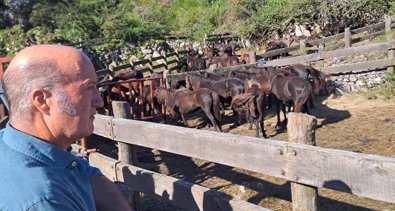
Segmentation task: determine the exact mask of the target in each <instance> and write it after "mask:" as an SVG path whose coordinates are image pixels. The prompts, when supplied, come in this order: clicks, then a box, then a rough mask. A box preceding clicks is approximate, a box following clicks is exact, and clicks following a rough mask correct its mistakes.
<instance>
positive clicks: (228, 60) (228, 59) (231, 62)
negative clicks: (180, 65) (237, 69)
mask: <svg viewBox="0 0 395 211" xmlns="http://www.w3.org/2000/svg"><path fill="white" fill-rule="evenodd" d="M238 64H241V62H240V61H239V58H238V57H237V56H228V55H224V56H220V57H210V58H207V61H206V66H207V67H210V66H211V65H216V68H220V67H230V66H235V65H238Z"/></svg>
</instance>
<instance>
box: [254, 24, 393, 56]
mask: <svg viewBox="0 0 395 211" xmlns="http://www.w3.org/2000/svg"><path fill="white" fill-rule="evenodd" d="M393 21H394V19H391V18H389V17H387V18H386V19H385V21H383V22H380V23H377V24H373V25H370V26H366V27H362V28H358V29H354V30H350V29H349V28H346V29H345V32H342V33H339V34H336V35H333V36H329V37H324V38H322V39H316V40H311V41H310V40H308V41H306V44H307V45H309V46H316V45H320V44H327V43H330V42H334V41H339V40H342V39H344V38H345V36H346V34H347V31H348V30H350V31H349V35H350V38H349V39H345V40H344V42H345V43H346V44H347V43H348V42H349V45H350V46H351V44H352V42H353V41H354V42H360V41H362V40H364V39H368V38H370V37H372V34H374V35H379V34H384V33H385V28H387V29H388V28H389V29H391V27H392V25H393V24H392V22H393ZM361 33H368V34H367V35H364V36H360V37H355V35H356V34H361ZM299 49H301V46H300V45H299V46H298V45H297V46H291V47H288V48H281V49H277V50H273V51H269V52H265V53H263V54H261V55H259V56H260V57H262V58H269V57H272V56H277V55H281V54H284V53H289V52H292V51H295V50H299Z"/></svg>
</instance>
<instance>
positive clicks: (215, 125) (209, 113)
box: [203, 109, 222, 132]
mask: <svg viewBox="0 0 395 211" xmlns="http://www.w3.org/2000/svg"><path fill="white" fill-rule="evenodd" d="M203 111H204V113H205V114H206V116H207V117H208V118H209V119H210V121H211V124H212V125H213V126H214V130H215V131H217V132H222V129H221V127H219V123H218V122H217V120H216V119H215V118H214V115H213V114H212V113H211V111H210V109H208V110H207V109H203Z"/></svg>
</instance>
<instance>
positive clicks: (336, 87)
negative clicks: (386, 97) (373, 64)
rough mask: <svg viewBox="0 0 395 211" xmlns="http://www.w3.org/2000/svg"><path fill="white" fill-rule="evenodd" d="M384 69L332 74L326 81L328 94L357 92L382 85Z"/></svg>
mask: <svg viewBox="0 0 395 211" xmlns="http://www.w3.org/2000/svg"><path fill="white" fill-rule="evenodd" d="M385 74H386V69H381V70H369V71H358V72H347V73H339V74H333V75H331V76H330V77H329V78H328V79H327V86H326V90H327V91H328V92H329V93H334V92H335V91H337V92H344V93H348V92H358V91H362V90H366V89H367V88H372V87H374V86H377V85H380V84H383V83H384V82H385V79H384V77H385Z"/></svg>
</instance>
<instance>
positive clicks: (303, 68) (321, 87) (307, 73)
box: [276, 64, 328, 94]
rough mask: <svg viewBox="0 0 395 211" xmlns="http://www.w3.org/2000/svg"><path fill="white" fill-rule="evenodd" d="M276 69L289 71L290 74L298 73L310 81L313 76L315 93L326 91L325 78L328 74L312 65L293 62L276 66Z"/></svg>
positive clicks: (283, 71)
mask: <svg viewBox="0 0 395 211" xmlns="http://www.w3.org/2000/svg"><path fill="white" fill-rule="evenodd" d="M276 71H277V72H280V73H281V72H282V73H288V74H289V75H296V76H299V77H300V78H302V79H304V80H306V81H309V78H310V77H311V78H312V79H313V83H312V84H313V93H314V94H319V93H321V92H324V91H325V78H326V77H328V76H327V75H325V74H324V73H323V72H321V71H319V70H317V69H315V68H314V67H312V66H309V65H303V64H292V65H289V66H286V67H283V68H276Z"/></svg>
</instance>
